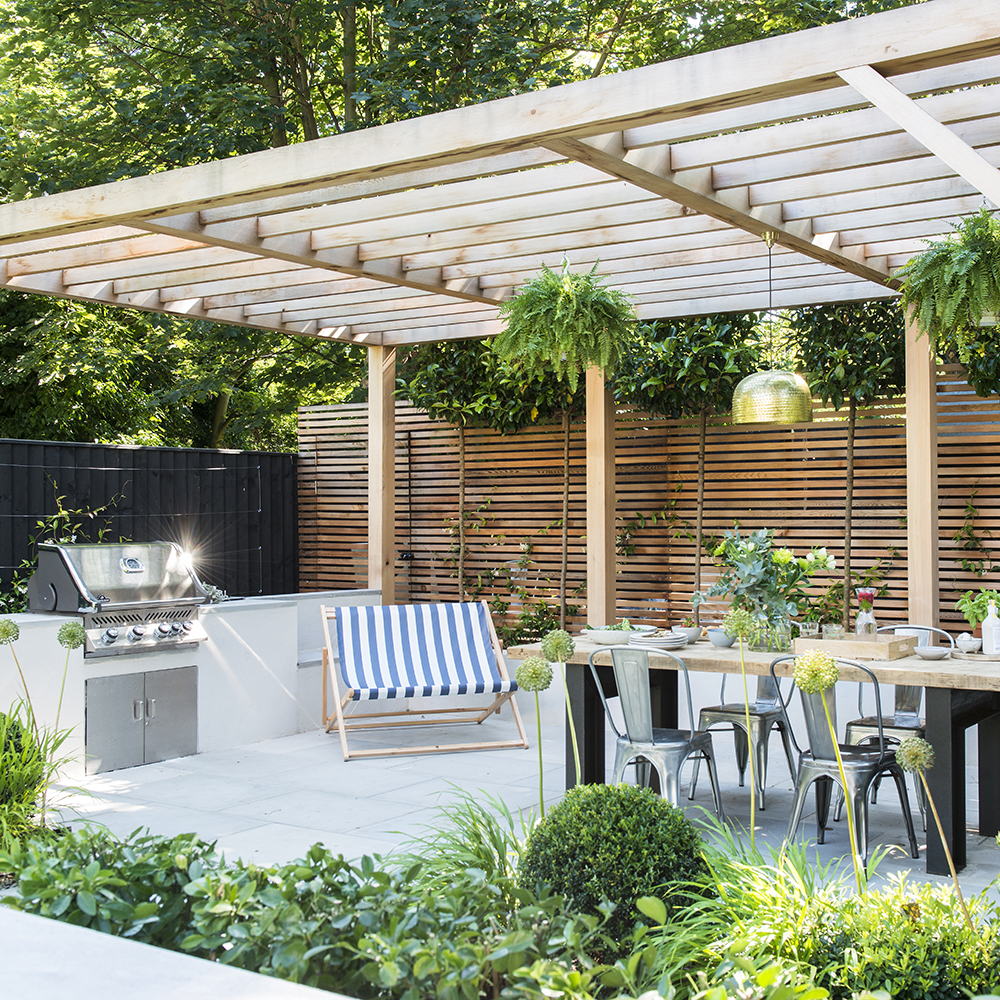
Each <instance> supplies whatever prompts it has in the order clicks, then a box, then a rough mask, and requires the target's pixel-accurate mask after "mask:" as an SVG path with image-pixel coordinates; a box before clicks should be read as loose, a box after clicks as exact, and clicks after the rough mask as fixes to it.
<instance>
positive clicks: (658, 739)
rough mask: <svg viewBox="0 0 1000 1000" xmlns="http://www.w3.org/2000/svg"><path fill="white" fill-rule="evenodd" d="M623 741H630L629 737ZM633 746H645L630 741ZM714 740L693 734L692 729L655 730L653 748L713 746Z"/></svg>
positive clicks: (702, 734)
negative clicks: (685, 744) (671, 745)
mask: <svg viewBox="0 0 1000 1000" xmlns="http://www.w3.org/2000/svg"><path fill="white" fill-rule="evenodd" d="M621 738H622V739H625V740H628V737H627V736H625V737H621ZM628 742H630V743H632V745H633V746H636V747H641V746H642V745H643V744H642V743H640V742H638V741H632V740H628ZM711 742H712V738H711V736H709V734H708V733H705V732H701V731H695V732H694V733H692V732H691V730H690V729H654V730H653V742H652V744H651V745H652V746H655V747H661V746H669V745H670V744H672V743H677V744H681V743H692V744H700V743H705V744H708V745H711Z"/></svg>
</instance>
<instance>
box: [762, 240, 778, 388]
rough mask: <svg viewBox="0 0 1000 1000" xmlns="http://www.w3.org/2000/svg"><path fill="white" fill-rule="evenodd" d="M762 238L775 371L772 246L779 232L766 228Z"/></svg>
mask: <svg viewBox="0 0 1000 1000" xmlns="http://www.w3.org/2000/svg"><path fill="white" fill-rule="evenodd" d="M761 238H762V239H763V240H764V243H765V245H766V246H767V350H768V355H769V357H768V359H767V361H768V366H769V367H770V368H771V370H772V371H773V370H774V368H775V361H774V289H773V286H772V281H771V248H772V247H773V246H774V244H775V242H776V241H777V239H778V234H777V233H776V232H774V231H773V230H771V229H768V230H766V231H765V232H763V233H762V234H761Z"/></svg>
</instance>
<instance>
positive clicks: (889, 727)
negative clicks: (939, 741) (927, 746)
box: [846, 715, 925, 743]
mask: <svg viewBox="0 0 1000 1000" xmlns="http://www.w3.org/2000/svg"><path fill="white" fill-rule="evenodd" d="M846 728H847V733H848V740H847V741H848V743H850V742H851V739H850V734H851V733H852V732H862V731H863V732H865V733H866V734H868V733H870V734H871V735H873V736H874V735H877V734H878V719H877V718H876V717H875V716H874V715H866V716H865V717H864V718H863V719H854V720H853V721H852V722H848V723H847V727H846ZM924 728H925V723H924V720H923V719H918V718H916V717H914V720H913V723H912V724H911V723H909V722H904V721H903V720H901V719H897V718H896V716H894V715H883V716H882V732H883V733H885V735H886V736H894V735H895V734H896V733H902V734H903V736H904V737H906V736H923V733H924Z"/></svg>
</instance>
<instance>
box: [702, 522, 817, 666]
mask: <svg viewBox="0 0 1000 1000" xmlns="http://www.w3.org/2000/svg"><path fill="white" fill-rule="evenodd" d="M714 555H715V560H716V563H717V565H719V566H720V567H721V569H722V572H721V574H720V575H719V578H718V580H716V582H715V583H714V584H713V585H712V587H711V588H710V589H709V590H708V591H707V592H702V591H699V592H697V593H696V594H695V595H694V596H693V597H692V599H691V603H692V604H693V605H695V606H696V607H697V606H698V605H699V604H703V603H705V601H707V600H708V599H709V598H711V597H723V596H726V595H728V596H729V597H730V600H731V602H732V606H733V608H735V609H742V610H746V611H749V612H750V613H751V614H752V615H754V617H756V619H757V621H758V625H759V632H760V634H761V636H765V635H767V636H771V637H773V635H774V634H775V633H780V632H781V631H782V630H783V629H784V628H785V627H786V626H787V624H788V623H789V622H790V620H791V618H792V617H793V616H794V615H797V614H799V613H800V612H802V611H803V610H805V608H807V607H808V604H809V594H808V592H807V588H808V587H809V585H810V581H811V578H812V577H813V576H815V575H816V574H817V573H821V572H830V571H832V570H833V569H834V568H835V567H836V562H835V561H834V558H833V556H832V555H830V554H829V553H827V551H826V549H823V548H813V549H811V550H810V551H809V552H808V554H807V555H806V556H804V557H798V558H796V556H795V553H794V552H792V550H791V549H787V548H775V547H774V532H773V531H772V530H771V529H769V528H758V529H757V530H756V531H749V532H747V533H746V534H741V532H740V529H739V525H736V526H735V527H734V528H732V529H730V530H727V531H726V532H724V534H723V536H722V540H721V541H720V542H719V544H718V545H717V546H716V549H715V553H714ZM777 645H778V644H776V643H775V642H773V639H772V641H770V642H769V646H771V647H772V648H775V651H777V652H780V651H781V650H780V649H777V648H776V646H777Z"/></svg>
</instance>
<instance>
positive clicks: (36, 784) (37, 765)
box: [0, 703, 47, 851]
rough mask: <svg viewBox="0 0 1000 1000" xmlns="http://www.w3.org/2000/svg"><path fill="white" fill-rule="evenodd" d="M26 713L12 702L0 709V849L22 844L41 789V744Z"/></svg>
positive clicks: (32, 824)
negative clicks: (8, 707)
mask: <svg viewBox="0 0 1000 1000" xmlns="http://www.w3.org/2000/svg"><path fill="white" fill-rule="evenodd" d="M29 719H30V716H29V715H26V714H25V713H24V706H23V705H22V704H20V703H18V704H15V705H14V706H12V707H11V709H10V710H9V711H8V712H6V713H3V712H0V850H2V851H6V850H11V849H13V848H14V847H16V846H18V845H20V844H22V843H24V840H25V838H26V837H27V836H28V834H29V833H30V832H31V830H32V829H34V827H35V825H36V823H37V820H38V814H39V811H40V808H41V802H42V795H43V793H44V791H45V787H46V783H47V778H46V763H45V753H44V749H43V747H42V745H41V744H40V743H39V741H38V740H37V739H36V738H35V734H34V733H33V732H32V731H31V728H30V722H29Z"/></svg>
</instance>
